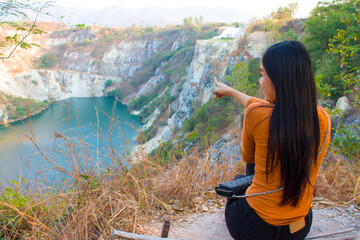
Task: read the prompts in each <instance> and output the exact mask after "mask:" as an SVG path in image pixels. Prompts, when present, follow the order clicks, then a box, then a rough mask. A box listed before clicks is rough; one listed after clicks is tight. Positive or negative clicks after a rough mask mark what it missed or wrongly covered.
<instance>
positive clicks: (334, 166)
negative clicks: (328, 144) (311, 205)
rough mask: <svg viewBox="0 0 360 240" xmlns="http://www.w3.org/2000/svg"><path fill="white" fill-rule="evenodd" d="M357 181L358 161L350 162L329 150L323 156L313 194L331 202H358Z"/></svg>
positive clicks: (359, 198)
mask: <svg viewBox="0 0 360 240" xmlns="http://www.w3.org/2000/svg"><path fill="white" fill-rule="evenodd" d="M359 181H360V161H353V163H350V162H349V161H348V160H346V159H345V158H344V157H342V156H341V155H337V154H335V153H333V152H331V151H330V152H329V153H328V154H327V156H326V157H325V158H324V161H323V164H322V167H321V169H320V172H319V175H318V178H317V180H316V184H315V188H314V194H315V196H316V197H322V198H324V199H327V200H330V201H332V202H337V203H345V204H346V203H357V204H360V187H359Z"/></svg>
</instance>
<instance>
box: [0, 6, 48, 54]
mask: <svg viewBox="0 0 360 240" xmlns="http://www.w3.org/2000/svg"><path fill="white" fill-rule="evenodd" d="M49 7H52V2H45V3H43V4H40V5H39V3H37V4H33V3H31V2H30V1H29V0H27V1H21V0H5V1H4V2H0V21H2V23H3V24H7V25H8V26H10V27H11V28H13V29H14V30H15V33H14V34H13V35H9V36H5V37H4V39H2V40H0V59H8V58H10V57H11V56H12V55H13V53H14V52H15V50H16V49H18V48H22V49H29V48H31V47H34V46H38V45H37V44H35V43H31V42H27V41H26V40H27V38H28V37H29V36H30V35H41V34H43V33H45V31H43V30H41V29H40V28H38V26H37V25H36V23H37V18H38V15H39V14H43V15H49V13H48V12H46V11H47V9H48V8H49ZM29 11H30V12H33V13H35V15H36V16H35V19H34V20H33V21H30V18H29V17H28V15H27V14H26V13H27V12H29ZM14 16H15V17H17V18H22V19H25V20H26V21H25V22H16V21H4V18H7V17H14Z"/></svg>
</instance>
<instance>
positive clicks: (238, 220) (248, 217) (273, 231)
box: [225, 165, 312, 240]
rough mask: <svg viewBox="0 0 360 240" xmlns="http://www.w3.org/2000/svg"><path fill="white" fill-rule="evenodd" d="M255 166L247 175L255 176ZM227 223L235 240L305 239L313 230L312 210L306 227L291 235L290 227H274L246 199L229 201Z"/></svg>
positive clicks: (247, 168) (249, 169)
mask: <svg viewBox="0 0 360 240" xmlns="http://www.w3.org/2000/svg"><path fill="white" fill-rule="evenodd" d="M253 169H254V165H247V167H246V175H250V174H254V173H253V171H254V170H253ZM225 221H226V225H227V227H228V229H229V232H230V235H231V236H232V237H233V238H234V239H235V240H238V239H251V240H252V239H254V240H255V239H259V240H260V239H261V240H262V239H264V240H265V239H271V240H272V239H305V237H306V235H307V234H308V233H309V231H310V229H311V223H312V210H311V209H310V211H309V213H308V215H306V217H305V227H304V228H302V229H301V230H299V231H297V232H295V233H293V234H291V233H290V229H289V226H288V225H286V226H273V225H271V224H269V223H267V222H265V221H264V220H262V218H261V217H260V216H259V215H258V214H257V213H256V212H255V210H254V209H252V208H251V207H250V205H249V204H248V202H247V201H246V199H245V198H234V199H228V201H227V204H226V208H225Z"/></svg>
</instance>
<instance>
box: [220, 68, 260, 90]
mask: <svg viewBox="0 0 360 240" xmlns="http://www.w3.org/2000/svg"><path fill="white" fill-rule="evenodd" d="M249 77H250V72H249V67H248V64H247V63H246V62H245V61H243V62H240V63H235V64H234V66H233V68H232V69H231V72H230V74H229V75H228V76H226V82H228V83H229V84H230V85H231V86H232V87H233V88H235V89H237V90H240V91H242V92H244V93H246V94H248V95H250V96H253V95H255V93H256V90H257V87H256V82H250V80H249Z"/></svg>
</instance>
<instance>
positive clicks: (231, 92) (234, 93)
mask: <svg viewBox="0 0 360 240" xmlns="http://www.w3.org/2000/svg"><path fill="white" fill-rule="evenodd" d="M214 83H215V85H216V86H217V88H216V89H215V90H214V91H213V93H214V95H215V98H222V97H224V96H227V97H233V98H235V100H236V101H238V102H239V103H241V105H243V106H244V107H246V106H247V103H248V101H249V99H250V98H251V97H250V96H248V95H246V94H244V93H242V92H240V91H238V90H235V89H234V88H231V87H229V86H227V85H226V84H224V83H221V82H219V81H218V80H217V79H216V77H214Z"/></svg>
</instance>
